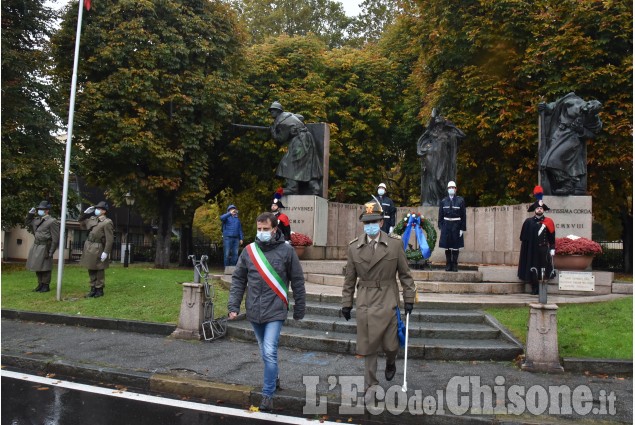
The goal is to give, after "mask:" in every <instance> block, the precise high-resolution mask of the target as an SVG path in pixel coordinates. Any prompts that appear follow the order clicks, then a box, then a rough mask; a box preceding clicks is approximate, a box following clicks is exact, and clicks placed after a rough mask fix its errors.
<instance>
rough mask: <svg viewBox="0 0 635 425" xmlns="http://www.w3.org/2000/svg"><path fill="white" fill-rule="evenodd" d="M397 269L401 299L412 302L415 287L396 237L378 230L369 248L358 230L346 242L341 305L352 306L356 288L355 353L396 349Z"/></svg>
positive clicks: (364, 236) (362, 353)
mask: <svg viewBox="0 0 635 425" xmlns="http://www.w3.org/2000/svg"><path fill="white" fill-rule="evenodd" d="M397 273H398V274H399V281H400V282H401V287H402V293H403V301H404V303H414V300H415V293H416V287H415V283H414V280H413V279H412V276H411V275H410V269H409V268H408V260H407V259H406V253H405V251H404V249H403V245H402V243H401V239H400V238H398V237H396V238H395V237H391V236H389V235H387V234H386V233H384V232H380V236H379V242H378V243H377V247H376V248H375V249H373V248H372V247H371V246H370V245H369V244H368V243H367V240H366V234H362V235H360V236H359V237H357V238H356V239H354V240H353V241H352V242H351V243H350V244H349V245H348V258H347V262H346V277H345V280H344V286H343V288H342V307H352V306H353V296H354V294H355V290H356V289H357V300H356V301H355V302H356V306H355V308H356V320H357V354H360V355H363V356H365V355H369V354H373V353H376V352H377V351H379V350H380V349H382V348H383V350H385V351H396V350H397V349H399V340H398V338H397V318H396V314H395V313H396V312H395V308H397V306H398V305H399V286H397V278H396V275H397ZM358 279H359V281H358Z"/></svg>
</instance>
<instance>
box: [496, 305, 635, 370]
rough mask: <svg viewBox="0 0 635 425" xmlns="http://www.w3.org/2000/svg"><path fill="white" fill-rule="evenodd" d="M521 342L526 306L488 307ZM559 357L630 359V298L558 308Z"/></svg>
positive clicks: (525, 330) (525, 328)
mask: <svg viewBox="0 0 635 425" xmlns="http://www.w3.org/2000/svg"><path fill="white" fill-rule="evenodd" d="M486 311H487V313H489V314H491V315H492V316H494V317H496V319H497V320H498V321H500V322H501V323H502V324H503V325H504V326H505V327H507V328H508V329H509V330H511V331H512V332H513V334H514V335H515V336H516V337H517V338H518V339H519V340H520V341H521V342H523V343H526V341H527V323H528V320H529V311H528V310H527V307H514V308H488V309H487V310H486ZM558 348H559V352H560V356H561V357H592V358H614V359H632V358H633V297H625V298H621V299H619V300H614V301H607V302H602V303H592V304H560V305H559V306H558Z"/></svg>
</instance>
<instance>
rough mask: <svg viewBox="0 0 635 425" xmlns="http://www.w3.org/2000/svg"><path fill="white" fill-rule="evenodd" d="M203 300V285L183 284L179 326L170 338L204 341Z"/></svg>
mask: <svg viewBox="0 0 635 425" xmlns="http://www.w3.org/2000/svg"><path fill="white" fill-rule="evenodd" d="M203 298H204V296H203V284H202V283H183V299H182V300H181V313H180V314H179V324H178V325H177V327H176V330H175V331H174V332H172V335H170V336H172V337H173V338H178V339H196V340H200V339H202V333H201V323H203V317H204V304H203Z"/></svg>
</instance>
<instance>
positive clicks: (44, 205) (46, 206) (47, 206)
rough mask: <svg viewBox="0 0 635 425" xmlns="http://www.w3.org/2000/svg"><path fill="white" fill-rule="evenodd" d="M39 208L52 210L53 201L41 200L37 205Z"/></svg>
mask: <svg viewBox="0 0 635 425" xmlns="http://www.w3.org/2000/svg"><path fill="white" fill-rule="evenodd" d="M36 209H38V210H50V209H51V203H50V202H49V201H42V202H40V205H38V206H37V208H36Z"/></svg>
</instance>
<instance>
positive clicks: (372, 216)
mask: <svg viewBox="0 0 635 425" xmlns="http://www.w3.org/2000/svg"><path fill="white" fill-rule="evenodd" d="M383 219H384V211H383V210H382V209H381V205H379V203H378V202H376V201H370V202H367V203H365V204H364V212H363V213H362V214H361V215H360V216H359V220H360V221H362V222H364V223H366V222H367V221H377V220H383Z"/></svg>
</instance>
